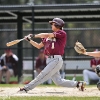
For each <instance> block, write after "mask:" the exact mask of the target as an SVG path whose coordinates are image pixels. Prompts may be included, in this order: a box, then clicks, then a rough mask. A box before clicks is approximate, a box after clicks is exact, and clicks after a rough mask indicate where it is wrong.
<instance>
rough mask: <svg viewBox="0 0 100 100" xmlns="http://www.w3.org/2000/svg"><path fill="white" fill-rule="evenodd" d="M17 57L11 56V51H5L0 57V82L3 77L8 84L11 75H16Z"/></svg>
mask: <svg viewBox="0 0 100 100" xmlns="http://www.w3.org/2000/svg"><path fill="white" fill-rule="evenodd" d="M17 65H18V57H17V56H16V55H15V54H13V52H12V50H11V49H9V48H8V49H6V50H5V53H4V54H3V55H2V56H1V67H0V82H1V81H2V77H3V76H4V77H5V81H6V83H7V84H8V83H9V81H10V77H11V76H12V75H15V76H16V75H17V73H18V72H17V71H18V66H17Z"/></svg>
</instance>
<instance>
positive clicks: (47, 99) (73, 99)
mask: <svg viewBox="0 0 100 100" xmlns="http://www.w3.org/2000/svg"><path fill="white" fill-rule="evenodd" d="M0 100H100V97H55V96H48V97H44V96H37V97H36V96H32V97H26V96H25V97H0Z"/></svg>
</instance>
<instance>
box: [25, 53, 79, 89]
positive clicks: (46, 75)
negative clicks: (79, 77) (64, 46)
mask: <svg viewBox="0 0 100 100" xmlns="http://www.w3.org/2000/svg"><path fill="white" fill-rule="evenodd" d="M62 65H63V60H62V57H61V56H60V55H54V57H53V56H51V57H50V58H47V66H46V67H45V68H44V70H42V71H41V73H40V74H39V75H38V76H37V77H36V78H35V79H34V80H32V81H31V82H30V83H29V84H27V85H25V86H24V88H25V89H26V90H27V91H28V90H31V89H33V88H35V87H36V86H37V85H39V84H41V83H43V82H45V81H47V80H48V79H50V78H51V79H52V80H53V82H54V83H55V84H56V85H59V86H63V87H76V85H77V81H72V80H65V79H62V78H61V76H60V73H59V70H60V69H61V67H62Z"/></svg>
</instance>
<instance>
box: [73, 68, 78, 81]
mask: <svg viewBox="0 0 100 100" xmlns="http://www.w3.org/2000/svg"><path fill="white" fill-rule="evenodd" d="M77 70H78V66H76V72H75V74H74V77H73V79H72V80H73V81H75V80H76V73H77Z"/></svg>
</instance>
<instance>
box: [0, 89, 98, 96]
mask: <svg viewBox="0 0 100 100" xmlns="http://www.w3.org/2000/svg"><path fill="white" fill-rule="evenodd" d="M18 90H19V88H15V87H11V88H8V87H7V88H6V87H2V88H0V97H2V96H79V97H85V96H86V97H88V96H89V97H90V96H98V97H100V91H99V90H98V89H97V88H96V87H91V88H86V89H85V90H84V92H82V91H79V90H78V89H77V88H65V87H36V88H35V89H33V90H30V91H29V92H28V93H23V94H20V93H17V91H18Z"/></svg>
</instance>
